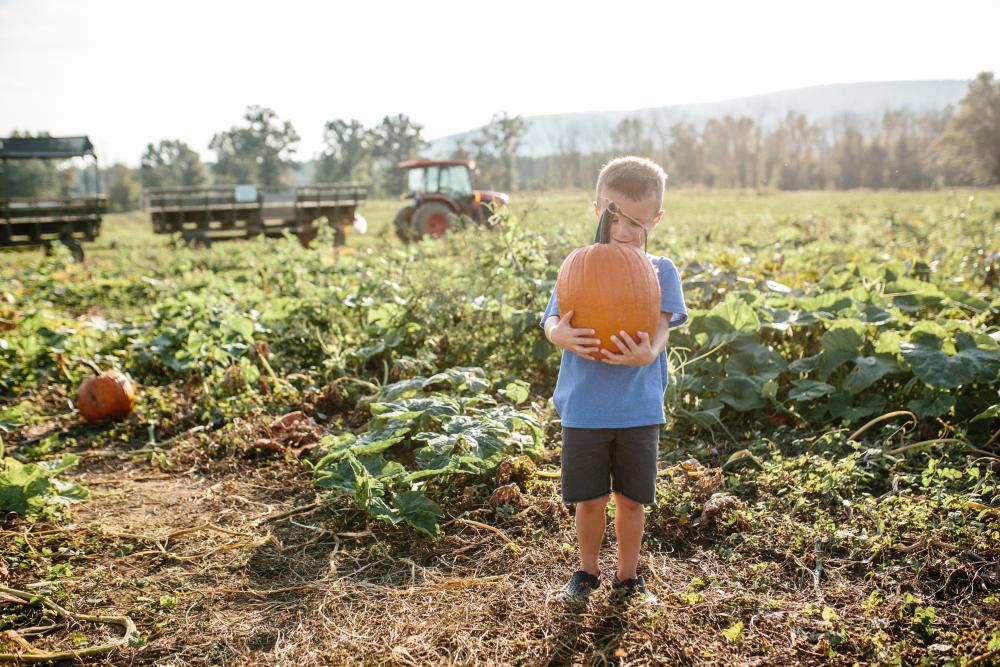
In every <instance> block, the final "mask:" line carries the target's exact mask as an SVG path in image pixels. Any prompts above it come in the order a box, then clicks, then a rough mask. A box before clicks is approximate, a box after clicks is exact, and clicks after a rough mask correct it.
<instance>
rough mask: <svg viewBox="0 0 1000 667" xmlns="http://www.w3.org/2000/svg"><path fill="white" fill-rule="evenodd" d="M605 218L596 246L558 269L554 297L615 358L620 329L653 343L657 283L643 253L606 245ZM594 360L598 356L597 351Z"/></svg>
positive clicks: (562, 310) (575, 254)
mask: <svg viewBox="0 0 1000 667" xmlns="http://www.w3.org/2000/svg"><path fill="white" fill-rule="evenodd" d="M610 213H611V212H609V211H608V210H605V211H604V213H603V214H602V215H601V222H600V224H599V225H598V233H597V242H595V243H594V244H593V245H589V246H585V247H583V248H577V249H576V250H574V251H573V252H571V253H570V254H569V256H568V257H567V258H566V259H565V260H564V261H563V263H562V266H560V267H559V277H558V278H557V279H556V298H557V300H558V304H559V312H560V313H568V312H569V311H571V310H572V311H575V312H574V313H573V321H572V324H573V326H574V327H576V328H578V329H593V330H594V332H595V334H594V335H595V337H596V338H600V339H601V348H602V349H605V350H608V351H609V352H613V353H616V354H617V353H618V352H619V350H618V346H617V345H615V344H614V343H613V342H612V341H611V336H612V335H616V336H619V337H620V334H619V332H620V331H621V330H622V329H624V330H625V331H627V332H628V334H629V336H631V337H632V340H634V341H636V342H639V337H638V335H637V332H639V331H645V332H646V333H648V334H649V336H650V339H652V337H653V334H655V333H656V327H657V325H658V324H659V321H660V281H659V280H658V279H657V277H656V271H655V270H654V269H653V265H652V264H651V263H650V261H649V259H648V258H647V257H646V254H645V253H644V252H642V251H641V250H639V249H638V248H633V247H631V246H624V245H619V244H616V243H610V229H611V221H610ZM594 356H595V358H597V359H600V358H601V357H603V355H602V354H601V353H600V352H597V353H596V354H595V355H594Z"/></svg>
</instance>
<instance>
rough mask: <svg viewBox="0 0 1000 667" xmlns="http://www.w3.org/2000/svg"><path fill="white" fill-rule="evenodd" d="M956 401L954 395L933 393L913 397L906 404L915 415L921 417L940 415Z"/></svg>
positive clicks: (953, 405) (944, 413)
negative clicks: (923, 396) (916, 397)
mask: <svg viewBox="0 0 1000 667" xmlns="http://www.w3.org/2000/svg"><path fill="white" fill-rule="evenodd" d="M956 403H957V401H956V399H955V397H954V396H952V395H951V394H946V393H935V394H932V395H930V396H928V397H926V398H918V399H914V400H912V401H910V402H908V403H907V404H906V407H908V408H909V409H910V410H912V411H913V413H914V414H915V415H917V416H918V417H920V418H921V419H923V418H925V417H941V416H943V415H946V414H948V412H949V411H950V410H951V409H952V408H953V407H955V404H956Z"/></svg>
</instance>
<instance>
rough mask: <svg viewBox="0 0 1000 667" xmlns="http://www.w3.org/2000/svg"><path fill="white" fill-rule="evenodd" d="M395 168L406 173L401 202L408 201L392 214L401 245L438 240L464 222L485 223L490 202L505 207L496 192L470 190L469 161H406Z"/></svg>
mask: <svg viewBox="0 0 1000 667" xmlns="http://www.w3.org/2000/svg"><path fill="white" fill-rule="evenodd" d="M397 167H398V168H399V169H403V170H405V171H406V172H407V175H406V176H407V179H406V184H407V185H406V192H405V193H404V194H403V198H404V199H410V200H412V201H411V203H410V204H408V205H407V206H404V207H403V208H402V209H400V211H399V212H398V213H397V214H396V219H395V221H394V225H395V228H396V234H397V235H398V236H399V238H401V239H403V240H404V241H414V240H417V239H420V238H423V237H425V236H429V237H431V238H439V237H441V236H444V235H445V234H446V233H448V230H449V229H451V228H452V227H454V226H455V224H456V223H457V222H458V221H460V220H462V219H464V218H468V219H471V220H473V221H475V222H478V223H480V224H486V223H488V222H489V218H490V215H492V209H491V207H490V204H491V203H493V202H498V203H503V204H506V203H507V202H508V200H509V198H508V197H507V195H505V194H503V193H500V192H491V191H486V190H473V188H472V170H473V169H475V162H472V161H470V160H407V161H405V162H400V163H399V164H398V165H397Z"/></svg>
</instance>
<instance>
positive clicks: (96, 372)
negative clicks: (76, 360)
mask: <svg viewBox="0 0 1000 667" xmlns="http://www.w3.org/2000/svg"><path fill="white" fill-rule="evenodd" d="M80 364H81V365H83V366H86V367H87V368H89V369H90V370H92V371H94V375H100V374H101V373H102V372H103V371H101V367H100V366H98V365H97V364H95V363H94V362H93V361H92V360H90V359H80Z"/></svg>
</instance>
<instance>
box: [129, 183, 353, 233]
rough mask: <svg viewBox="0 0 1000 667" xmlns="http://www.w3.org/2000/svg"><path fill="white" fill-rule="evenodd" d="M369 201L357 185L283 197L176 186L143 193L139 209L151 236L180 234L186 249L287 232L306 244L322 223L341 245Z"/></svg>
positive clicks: (250, 189)
mask: <svg viewBox="0 0 1000 667" xmlns="http://www.w3.org/2000/svg"><path fill="white" fill-rule="evenodd" d="M367 196H368V190H367V188H366V187H365V186H363V185H360V184H357V183H321V184H316V185H310V186H303V187H299V188H295V189H294V190H289V191H285V192H267V191H263V190H261V189H259V188H257V187H256V186H246V185H212V186H179V187H163V188H147V189H146V190H145V191H144V192H143V204H144V207H145V208H146V210H147V211H149V216H150V221H151V222H152V224H153V231H154V232H155V233H157V234H179V235H180V236H181V237H182V238H183V239H184V241H185V242H188V243H192V242H200V243H202V244H205V245H209V244H211V242H212V241H225V240H233V239H239V238H250V237H254V236H259V235H264V236H270V237H277V236H282V235H283V234H285V233H286V232H288V233H291V234H294V235H296V236H298V237H299V239H300V240H301V241H302V242H303V243H308V242H309V241H311V240H312V239H313V238H315V237H316V235H317V233H318V229H317V227H316V225H315V224H314V223H315V222H316V221H317V220H318V219H320V218H325V219H326V221H327V223H328V224H331V225H333V226H334V229H335V235H336V236H337V240H338V243H342V242H343V238H344V234H345V232H346V228H347V227H349V226H350V225H352V224H353V223H354V221H355V219H356V216H357V208H358V206H360V205H361V204H362V203H363V202H364V201H365V199H366V198H367Z"/></svg>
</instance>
